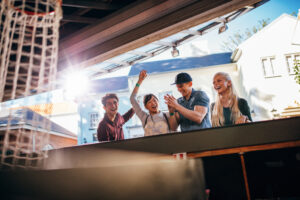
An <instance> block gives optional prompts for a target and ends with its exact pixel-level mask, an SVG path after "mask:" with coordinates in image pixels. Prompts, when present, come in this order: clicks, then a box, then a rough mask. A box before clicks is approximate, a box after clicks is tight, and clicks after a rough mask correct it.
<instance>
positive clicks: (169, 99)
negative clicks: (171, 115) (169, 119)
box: [164, 94, 179, 110]
mask: <svg viewBox="0 0 300 200" xmlns="http://www.w3.org/2000/svg"><path fill="white" fill-rule="evenodd" d="M164 99H165V103H166V104H167V105H168V107H170V108H171V109H174V110H176V108H177V106H178V105H179V104H178V102H177V99H176V98H175V97H174V96H172V95H169V94H167V95H165V96H164Z"/></svg>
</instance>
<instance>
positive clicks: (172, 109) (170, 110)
mask: <svg viewBox="0 0 300 200" xmlns="http://www.w3.org/2000/svg"><path fill="white" fill-rule="evenodd" d="M168 110H169V113H175V108H172V107H170V106H169V105H168Z"/></svg>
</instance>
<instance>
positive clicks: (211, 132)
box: [0, 117, 300, 200]
mask: <svg viewBox="0 0 300 200" xmlns="http://www.w3.org/2000/svg"><path fill="white" fill-rule="evenodd" d="M185 158H186V159H185ZM299 180H300V117H296V118H289V119H280V120H273V121H264V122H255V123H249V124H242V125H237V126H228V127H223V128H211V129H204V130H197V131H190V132H182V133H171V134H165V135H158V136H150V137H144V138H135V139H128V140H124V141H114V142H106V143H96V144H89V145H82V146H76V147H68V148H63V149H57V150H51V151H49V153H48V158H47V159H46V160H45V162H44V166H43V170H38V171H2V172H0V182H1V194H2V196H3V195H4V196H7V197H9V199H71V198H72V199H222V200H224V199H280V198H285V199H300V190H299V188H300V181H299ZM205 189H206V190H205ZM33 194H34V195H33Z"/></svg>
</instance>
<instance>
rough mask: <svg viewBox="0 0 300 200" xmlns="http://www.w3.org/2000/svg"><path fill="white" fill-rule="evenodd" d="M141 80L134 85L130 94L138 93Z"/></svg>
mask: <svg viewBox="0 0 300 200" xmlns="http://www.w3.org/2000/svg"><path fill="white" fill-rule="evenodd" d="M142 82H143V81H142V80H138V82H137V83H136V84H135V86H134V89H133V91H132V94H137V93H138V91H139V86H140V85H141V84H142Z"/></svg>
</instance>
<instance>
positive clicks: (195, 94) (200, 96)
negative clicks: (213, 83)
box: [177, 89, 211, 131]
mask: <svg viewBox="0 0 300 200" xmlns="http://www.w3.org/2000/svg"><path fill="white" fill-rule="evenodd" d="M177 101H178V103H179V104H180V105H182V106H183V107H185V108H187V109H189V110H194V107H195V106H204V107H206V108H207V113H206V115H205V117H204V118H203V120H202V122H201V124H198V123H196V122H194V121H191V120H189V119H187V118H185V117H184V116H183V115H182V114H180V113H179V112H178V113H179V125H180V128H181V131H191V130H196V129H202V128H210V127H211V123H210V119H209V116H210V115H209V98H208V96H207V95H206V93H205V92H203V91H196V90H194V89H192V94H191V96H190V98H189V100H186V99H185V98H184V97H180V98H179V99H178V100H177Z"/></svg>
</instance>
